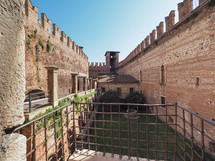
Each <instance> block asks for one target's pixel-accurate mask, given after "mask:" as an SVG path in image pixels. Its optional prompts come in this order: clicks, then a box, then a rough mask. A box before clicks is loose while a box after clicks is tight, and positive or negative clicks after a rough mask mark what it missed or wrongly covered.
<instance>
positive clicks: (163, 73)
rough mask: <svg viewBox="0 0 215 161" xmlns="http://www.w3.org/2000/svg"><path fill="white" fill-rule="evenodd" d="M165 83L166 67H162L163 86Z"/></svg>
mask: <svg viewBox="0 0 215 161" xmlns="http://www.w3.org/2000/svg"><path fill="white" fill-rule="evenodd" d="M164 83H165V69H164V65H162V66H161V84H164Z"/></svg>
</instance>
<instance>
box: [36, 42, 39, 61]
mask: <svg viewBox="0 0 215 161" xmlns="http://www.w3.org/2000/svg"><path fill="white" fill-rule="evenodd" d="M38 61H40V56H39V45H38V44H37V45H36V62H38Z"/></svg>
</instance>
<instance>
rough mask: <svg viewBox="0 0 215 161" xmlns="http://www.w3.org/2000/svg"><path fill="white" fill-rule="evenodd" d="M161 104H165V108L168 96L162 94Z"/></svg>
mask: <svg viewBox="0 0 215 161" xmlns="http://www.w3.org/2000/svg"><path fill="white" fill-rule="evenodd" d="M161 104H163V106H161V107H163V108H165V106H164V105H165V104H166V98H165V97H163V96H161Z"/></svg>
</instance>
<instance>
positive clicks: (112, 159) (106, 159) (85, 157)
mask: <svg viewBox="0 0 215 161" xmlns="http://www.w3.org/2000/svg"><path fill="white" fill-rule="evenodd" d="M118 160H120V161H127V160H129V161H137V158H136V157H131V158H130V159H129V158H128V156H122V158H120V155H118V154H114V155H112V154H110V153H106V154H105V155H104V153H103V152H97V154H96V153H95V151H92V150H82V151H77V152H76V153H74V154H73V155H72V156H71V157H70V158H69V161H118ZM138 161H154V160H148V159H143V158H138Z"/></svg>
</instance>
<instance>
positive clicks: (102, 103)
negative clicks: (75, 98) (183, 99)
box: [75, 102, 176, 107]
mask: <svg viewBox="0 0 215 161" xmlns="http://www.w3.org/2000/svg"><path fill="white" fill-rule="evenodd" d="M75 103H78V104H95V105H98V104H99V105H130V106H147V107H152V106H175V105H176V104H138V103H105V102H92V103H88V102H86V103H79V102H75Z"/></svg>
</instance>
